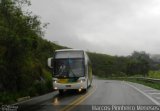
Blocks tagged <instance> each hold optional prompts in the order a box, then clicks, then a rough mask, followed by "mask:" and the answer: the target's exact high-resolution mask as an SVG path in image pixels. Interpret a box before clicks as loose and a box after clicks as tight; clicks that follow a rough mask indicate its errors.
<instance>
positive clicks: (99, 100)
mask: <svg viewBox="0 0 160 111" xmlns="http://www.w3.org/2000/svg"><path fill="white" fill-rule="evenodd" d="M158 98H159V99H158ZM159 103H160V92H159V90H155V89H152V88H150V87H146V86H143V85H140V84H136V83H130V82H124V81H116V80H97V79H95V80H94V81H93V85H92V87H90V88H89V90H88V91H87V93H83V92H78V93H77V92H76V91H67V92H65V93H64V95H63V96H60V95H59V94H58V92H57V95H56V96H54V97H53V98H52V99H50V100H47V101H45V102H43V103H41V104H39V105H37V106H36V107H34V108H33V109H32V111H73V110H76V111H77V110H81V111H83V110H84V109H85V110H86V109H87V108H88V110H91V105H159ZM87 105H90V107H89V106H87Z"/></svg>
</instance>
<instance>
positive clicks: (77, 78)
mask: <svg viewBox="0 0 160 111" xmlns="http://www.w3.org/2000/svg"><path fill="white" fill-rule="evenodd" d="M48 66H49V67H50V68H52V69H53V89H55V90H59V93H60V94H63V92H64V90H68V89H78V90H79V91H81V90H84V91H87V89H88V87H89V86H91V84H92V67H91V62H90V60H89V58H88V55H87V53H86V52H85V51H84V50H75V49H63V50H56V51H55V54H54V56H53V57H51V58H49V59H48Z"/></svg>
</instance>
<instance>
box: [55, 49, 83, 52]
mask: <svg viewBox="0 0 160 111" xmlns="http://www.w3.org/2000/svg"><path fill="white" fill-rule="evenodd" d="M64 51H84V50H82V49H60V50H55V52H64Z"/></svg>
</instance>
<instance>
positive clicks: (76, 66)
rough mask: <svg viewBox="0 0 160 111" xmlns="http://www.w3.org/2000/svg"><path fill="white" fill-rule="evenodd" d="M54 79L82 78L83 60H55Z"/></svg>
mask: <svg viewBox="0 0 160 111" xmlns="http://www.w3.org/2000/svg"><path fill="white" fill-rule="evenodd" d="M54 76H55V77H62V78H63V77H83V76H84V61H83V58H66V59H56V60H55V70H54Z"/></svg>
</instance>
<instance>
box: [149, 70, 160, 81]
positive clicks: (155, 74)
mask: <svg viewBox="0 0 160 111" xmlns="http://www.w3.org/2000/svg"><path fill="white" fill-rule="evenodd" d="M148 77H150V78H156V79H160V71H149V74H148Z"/></svg>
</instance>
